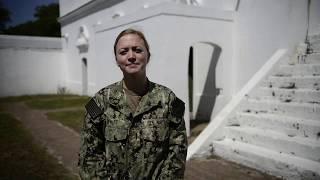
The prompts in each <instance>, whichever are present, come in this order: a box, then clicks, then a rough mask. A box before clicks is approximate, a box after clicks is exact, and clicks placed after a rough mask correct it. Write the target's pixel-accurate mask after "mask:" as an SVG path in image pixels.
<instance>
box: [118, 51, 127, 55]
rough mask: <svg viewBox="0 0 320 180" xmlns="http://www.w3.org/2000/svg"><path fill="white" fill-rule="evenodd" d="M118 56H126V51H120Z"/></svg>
mask: <svg viewBox="0 0 320 180" xmlns="http://www.w3.org/2000/svg"><path fill="white" fill-rule="evenodd" d="M119 54H120V55H126V54H127V51H120V52H119Z"/></svg>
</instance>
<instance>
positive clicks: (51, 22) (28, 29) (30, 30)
mask: <svg viewBox="0 0 320 180" xmlns="http://www.w3.org/2000/svg"><path fill="white" fill-rule="evenodd" d="M34 17H35V18H36V20H34V21H28V22H25V23H23V24H19V25H16V26H14V27H9V28H7V29H5V30H4V31H3V32H4V34H9V35H28V36H48V37H60V36H61V32H60V24H59V22H58V21H57V19H58V17H59V4H57V3H52V4H49V5H42V6H38V7H36V9H35V13H34Z"/></svg>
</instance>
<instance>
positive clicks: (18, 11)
mask: <svg viewBox="0 0 320 180" xmlns="http://www.w3.org/2000/svg"><path fill="white" fill-rule="evenodd" d="M0 1H1V2H2V3H3V5H4V7H6V8H7V9H9V11H10V12H11V16H10V17H11V22H9V23H8V24H7V26H14V25H17V24H21V23H24V22H26V21H29V20H33V19H34V17H33V14H34V11H35V7H36V6H39V5H47V4H50V3H53V2H55V3H58V2H59V0H0Z"/></svg>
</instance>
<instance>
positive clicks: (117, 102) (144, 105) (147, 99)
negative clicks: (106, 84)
mask: <svg viewBox="0 0 320 180" xmlns="http://www.w3.org/2000/svg"><path fill="white" fill-rule="evenodd" d="M148 82H149V88H148V92H147V93H146V94H145V95H144V96H143V97H142V98H141V101H140V103H139V105H138V107H137V109H136V111H135V112H134V114H133V117H136V116H138V115H140V114H143V113H145V112H147V111H149V110H150V109H152V108H153V107H155V106H158V105H161V99H162V97H161V93H158V88H157V86H156V84H155V83H153V82H151V81H149V80H148ZM122 83H123V81H119V82H117V83H116V84H115V85H114V87H113V88H111V89H110V95H109V103H110V104H111V105H112V106H113V107H115V108H116V109H117V110H118V111H120V112H121V113H123V114H125V115H126V116H127V117H129V116H130V114H131V113H132V111H131V108H130V107H129V105H128V103H127V97H126V95H125V92H124V89H123V84H122Z"/></svg>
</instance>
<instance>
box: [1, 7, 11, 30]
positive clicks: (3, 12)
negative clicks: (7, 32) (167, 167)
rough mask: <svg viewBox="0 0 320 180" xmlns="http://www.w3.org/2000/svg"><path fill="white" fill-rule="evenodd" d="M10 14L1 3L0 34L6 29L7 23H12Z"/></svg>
mask: <svg viewBox="0 0 320 180" xmlns="http://www.w3.org/2000/svg"><path fill="white" fill-rule="evenodd" d="M10 14H11V13H10V11H9V10H8V9H7V8H6V7H4V6H3V3H2V2H1V1H0V32H2V31H3V30H4V29H5V27H6V23H8V22H10V21H11V18H10Z"/></svg>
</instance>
